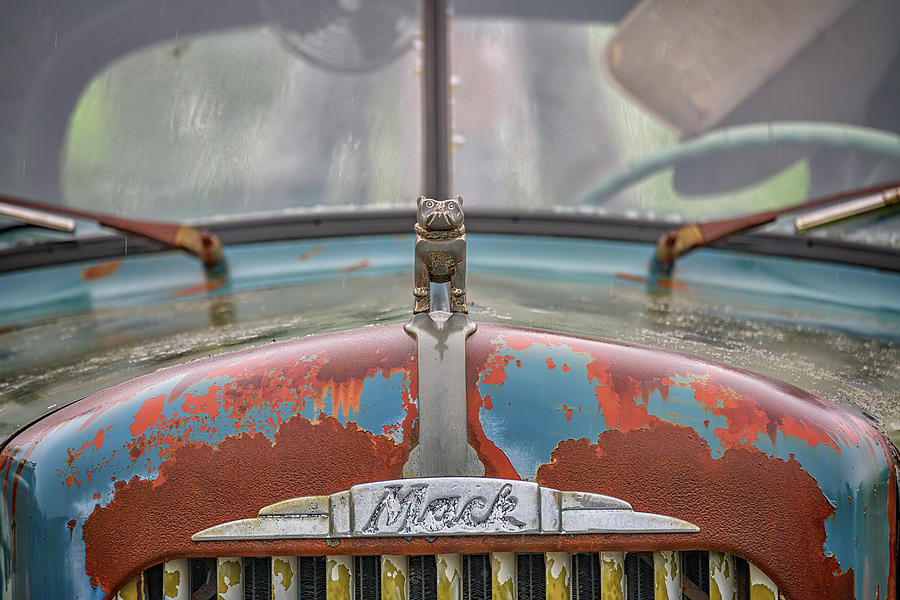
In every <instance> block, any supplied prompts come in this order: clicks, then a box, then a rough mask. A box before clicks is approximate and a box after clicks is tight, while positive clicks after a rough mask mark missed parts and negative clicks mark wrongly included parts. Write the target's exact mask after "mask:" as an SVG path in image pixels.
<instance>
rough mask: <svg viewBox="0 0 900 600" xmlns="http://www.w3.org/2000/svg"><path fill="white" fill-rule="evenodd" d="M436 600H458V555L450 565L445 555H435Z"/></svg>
mask: <svg viewBox="0 0 900 600" xmlns="http://www.w3.org/2000/svg"><path fill="white" fill-rule="evenodd" d="M436 560H437V572H438V581H437V600H459V597H460V593H459V592H460V585H461V578H460V573H459V555H456V556H455V557H454V559H453V564H450V562H449V561H448V559H447V557H446V556H445V555H441V554H439V555H437V557H436Z"/></svg>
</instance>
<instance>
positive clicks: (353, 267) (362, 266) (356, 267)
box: [338, 258, 372, 273]
mask: <svg viewBox="0 0 900 600" xmlns="http://www.w3.org/2000/svg"><path fill="white" fill-rule="evenodd" d="M371 266H372V261H371V259H368V258H364V259H363V260H361V261H359V262H355V263H353V264H352V265H347V266H346V267H341V268H340V269H338V273H349V272H350V271H359V270H360V269H365V268H366V267H371Z"/></svg>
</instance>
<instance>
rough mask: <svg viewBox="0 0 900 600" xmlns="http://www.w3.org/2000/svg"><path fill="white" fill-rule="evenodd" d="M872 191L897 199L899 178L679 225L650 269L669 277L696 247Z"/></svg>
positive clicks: (666, 236) (662, 243)
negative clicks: (681, 260)
mask: <svg viewBox="0 0 900 600" xmlns="http://www.w3.org/2000/svg"><path fill="white" fill-rule="evenodd" d="M873 194H882V195H883V197H884V203H883V204H882V205H881V206H887V205H889V204H892V203H895V202H896V199H897V198H898V196H900V181H892V182H889V183H880V184H878V185H871V186H868V187H862V188H854V189H851V190H847V191H845V192H840V193H838V194H831V195H829V196H822V197H820V198H814V199H812V200H807V201H806V202H801V203H800V204H795V205H793V206H789V207H787V208H781V209H778V210H767V211H763V212H759V213H754V214H752V215H744V216H742V217H734V218H731V219H721V220H719V221H707V222H705V223H699V222H697V223H689V224H687V225H685V226H683V227H680V228H678V229H673V230H671V231H667V232H666V233H664V234H662V236H660V238H659V240H658V241H657V242H656V249H655V250H654V252H653V259H652V260H651V261H650V271H651V272H652V273H653V274H654V275H656V276H658V277H668V276H670V275H671V274H672V270H673V269H674V268H675V261H676V260H677V259H678V258H679V257H680V256H684V255H685V254H687V253H688V252H690V251H691V250H693V249H694V248H698V247H700V246H707V245H709V244H712V243H714V242H717V241H719V240H721V239H724V238H726V237H728V236H730V235H733V234H735V233H740V232H741V231H746V230H747V229H751V228H753V227H757V226H759V225H765V224H766V223H771V222H772V221H774V220H775V219H777V218H778V217H780V216H781V215H785V214H789V213H794V212H801V211H804V210H809V209H811V208H818V207H820V206H825V205H829V204H835V203H837V202H843V201H845V200H850V199H853V198H859V197H860V196H869V195H873ZM872 207H873V208H875V207H876V206H875V205H874V203H873V204H872ZM857 214H858V213H857ZM847 216H852V215H847Z"/></svg>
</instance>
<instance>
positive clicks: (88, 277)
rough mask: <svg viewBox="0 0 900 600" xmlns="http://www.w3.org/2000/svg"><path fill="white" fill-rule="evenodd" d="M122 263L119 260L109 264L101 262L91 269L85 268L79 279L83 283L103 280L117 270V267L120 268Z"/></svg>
mask: <svg viewBox="0 0 900 600" xmlns="http://www.w3.org/2000/svg"><path fill="white" fill-rule="evenodd" d="M123 262H124V261H121V260H113V261H110V262H103V263H100V264H96V265H93V266H91V267H87V268H86V269H82V271H81V278H82V279H84V280H85V281H92V280H95V279H103V278H104V277H109V276H110V275H112V274H113V273H115V272H116V271H118V270H119V267H121V266H122V263H123Z"/></svg>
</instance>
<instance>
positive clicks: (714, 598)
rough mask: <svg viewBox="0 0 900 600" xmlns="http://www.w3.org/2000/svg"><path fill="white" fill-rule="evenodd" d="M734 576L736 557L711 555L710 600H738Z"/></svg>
mask: <svg viewBox="0 0 900 600" xmlns="http://www.w3.org/2000/svg"><path fill="white" fill-rule="evenodd" d="M734 574H735V571H734V556H732V555H730V554H726V553H724V552H710V553H709V600H737V587H736V586H735V581H734Z"/></svg>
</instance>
